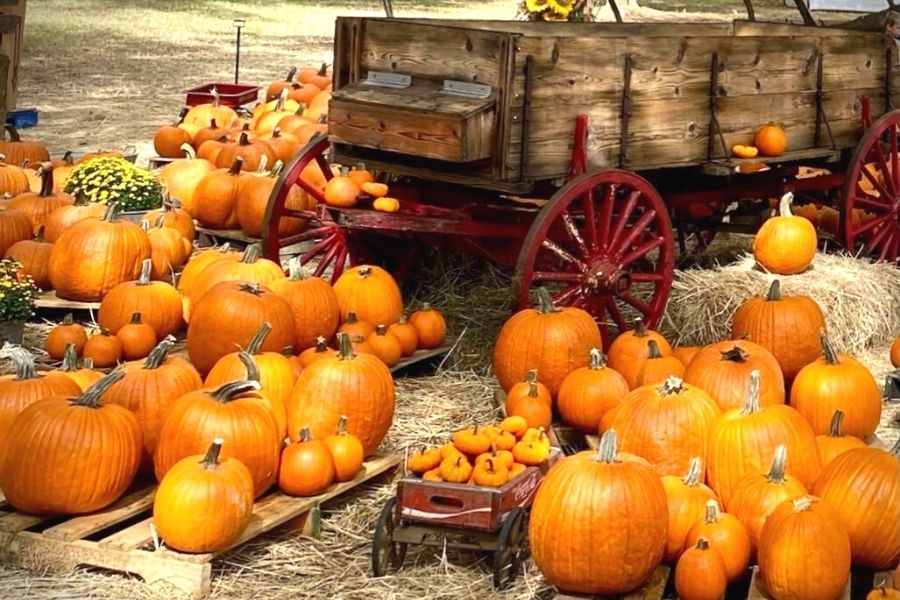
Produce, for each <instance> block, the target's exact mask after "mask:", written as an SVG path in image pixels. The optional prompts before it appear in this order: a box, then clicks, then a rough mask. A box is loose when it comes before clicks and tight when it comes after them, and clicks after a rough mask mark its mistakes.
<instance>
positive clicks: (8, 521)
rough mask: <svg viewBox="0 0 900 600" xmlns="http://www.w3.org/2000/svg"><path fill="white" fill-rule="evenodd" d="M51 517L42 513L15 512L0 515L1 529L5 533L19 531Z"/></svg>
mask: <svg viewBox="0 0 900 600" xmlns="http://www.w3.org/2000/svg"><path fill="white" fill-rule="evenodd" d="M50 518H51V517H49V516H40V515H28V514H25V513H20V512H14V513H10V514H8V515H3V516H2V517H0V531H2V532H5V533H17V532H19V531H24V530H26V529H28V528H29V527H33V526H35V525H37V524H38V523H41V522H43V521H47V520H48V519H50Z"/></svg>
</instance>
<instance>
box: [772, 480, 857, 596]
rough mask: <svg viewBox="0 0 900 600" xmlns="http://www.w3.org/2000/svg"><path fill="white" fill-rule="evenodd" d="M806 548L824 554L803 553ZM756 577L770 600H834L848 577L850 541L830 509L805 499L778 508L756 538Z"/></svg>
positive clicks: (817, 502) (818, 501)
mask: <svg viewBox="0 0 900 600" xmlns="http://www.w3.org/2000/svg"><path fill="white" fill-rule="evenodd" d="M812 548H823V549H826V548H827V552H824V553H822V554H821V555H816V556H813V553H811V552H808V551H806V552H805V551H804V550H803V549H812ZM785 565H792V566H793V567H798V566H800V565H802V566H800V568H785ZM759 574H760V576H762V579H763V582H764V583H765V585H766V590H767V591H768V592H769V593H770V594H771V595H772V597H774V598H803V599H804V600H807V599H808V600H828V599H830V598H840V597H841V594H842V593H843V591H844V588H845V586H846V585H847V579H848V578H849V577H850V538H849V537H848V536H847V530H846V528H845V527H844V524H843V523H841V519H840V518H839V517H838V514H837V513H836V512H835V511H834V509H833V508H831V507H830V506H828V504H827V503H826V502H823V501H820V500H819V499H818V498H813V497H810V496H803V497H800V498H795V499H793V500H786V501H784V502H782V503H781V504H779V505H778V506H777V507H776V508H775V510H774V511H772V514H770V515H769V517H768V518H767V519H766V523H765V525H764V526H763V528H762V534H761V535H760V538H759Z"/></svg>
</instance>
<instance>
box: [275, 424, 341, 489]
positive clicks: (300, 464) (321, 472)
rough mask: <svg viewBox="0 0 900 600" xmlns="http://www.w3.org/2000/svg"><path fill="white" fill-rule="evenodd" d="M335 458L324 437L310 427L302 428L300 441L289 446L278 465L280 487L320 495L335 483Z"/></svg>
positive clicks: (286, 447) (283, 452)
mask: <svg viewBox="0 0 900 600" xmlns="http://www.w3.org/2000/svg"><path fill="white" fill-rule="evenodd" d="M334 476H335V473H334V458H333V457H332V456H331V450H330V449H329V448H328V444H326V443H325V442H324V441H322V440H315V439H313V438H312V436H311V435H310V432H309V429H303V430H301V431H300V435H299V436H298V439H297V441H295V442H293V443H291V444H288V445H287V446H285V448H284V450H283V451H282V453H281V466H280V467H279V469H278V487H280V488H281V491H283V492H284V493H285V494H287V495H288V496H318V495H319V494H321V493H323V492H325V490H327V489H328V487H329V486H330V485H331V484H332V483H334Z"/></svg>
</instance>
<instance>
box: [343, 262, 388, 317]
mask: <svg viewBox="0 0 900 600" xmlns="http://www.w3.org/2000/svg"><path fill="white" fill-rule="evenodd" d="M334 293H335V294H336V295H337V299H338V306H340V309H341V317H342V318H343V317H345V316H347V315H348V314H349V313H350V312H354V313H356V315H357V317H359V319H360V320H362V321H368V322H369V323H384V324H385V325H392V324H394V323H396V322H397V321H399V320H400V316H401V315H402V314H403V297H402V296H401V294H400V287H399V286H398V285H397V282H396V281H394V278H393V277H391V274H390V273H388V272H387V271H385V270H384V269H382V268H381V267H376V266H373V265H359V266H356V267H351V268H349V269H347V270H345V271H344V272H343V273H342V274H341V276H340V277H339V278H338V280H337V281H336V282H335V283H334Z"/></svg>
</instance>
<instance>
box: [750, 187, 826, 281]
mask: <svg viewBox="0 0 900 600" xmlns="http://www.w3.org/2000/svg"><path fill="white" fill-rule="evenodd" d="M793 197H794V195H793V194H792V193H791V192H788V193H787V194H785V195H784V196H783V197H782V198H781V205H780V208H779V211H778V212H779V216H777V217H772V218H771V219H768V220H767V221H766V222H765V223H763V224H762V227H760V228H759V231H757V232H756V236H754V238H753V245H752V248H753V256H754V257H755V258H756V262H757V263H759V264H760V266H762V267H763V268H764V269H765V270H767V271H769V272H770V273H775V274H776V275H795V274H797V273H802V272H803V271H805V270H806V269H807V268H808V267H809V265H811V264H812V261H813V257H815V255H816V249H817V247H818V238H817V237H816V228H815V226H813V224H812V223H810V222H809V221H808V220H807V219H804V218H803V217H796V216H794V215H792V214H791V200H792V199H793Z"/></svg>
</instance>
